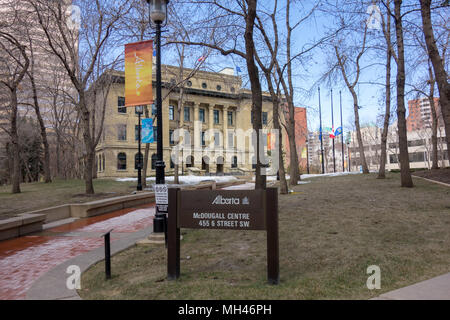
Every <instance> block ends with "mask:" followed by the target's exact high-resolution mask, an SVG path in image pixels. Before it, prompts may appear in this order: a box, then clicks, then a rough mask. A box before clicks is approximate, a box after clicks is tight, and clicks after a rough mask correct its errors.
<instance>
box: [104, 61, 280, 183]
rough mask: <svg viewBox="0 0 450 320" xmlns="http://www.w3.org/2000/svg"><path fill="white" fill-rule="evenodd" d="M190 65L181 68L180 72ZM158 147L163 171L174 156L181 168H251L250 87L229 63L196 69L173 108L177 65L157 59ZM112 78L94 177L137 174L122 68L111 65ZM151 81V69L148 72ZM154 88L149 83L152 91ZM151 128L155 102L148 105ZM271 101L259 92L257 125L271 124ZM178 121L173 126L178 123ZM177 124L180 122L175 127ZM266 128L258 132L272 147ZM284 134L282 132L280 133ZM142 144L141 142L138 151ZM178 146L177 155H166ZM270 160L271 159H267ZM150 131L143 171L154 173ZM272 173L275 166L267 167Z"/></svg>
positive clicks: (133, 122)
mask: <svg viewBox="0 0 450 320" xmlns="http://www.w3.org/2000/svg"><path fill="white" fill-rule="evenodd" d="M191 71H192V70H191V69H185V70H184V72H185V74H186V76H187V75H188V74H189V73H190V72H191ZM161 72H162V97H163V102H162V112H163V153H164V162H165V164H166V169H165V172H166V174H173V172H174V161H177V160H178V163H179V172H180V173H184V174H199V175H200V174H224V173H246V172H251V171H252V170H253V169H254V162H255V153H254V148H253V144H252V141H255V139H254V137H253V138H252V129H253V127H252V121H251V119H252V111H251V105H252V101H251V92H250V91H249V90H247V89H244V88H242V83H241V79H240V77H238V76H235V75H233V69H230V68H226V69H224V70H222V71H220V72H217V73H214V72H206V71H197V72H196V73H195V75H194V76H193V77H192V78H190V79H189V80H188V81H187V82H186V85H185V86H184V98H183V101H184V103H183V106H182V108H181V109H182V110H181V112H180V113H178V99H179V89H177V88H175V89H174V90H171V88H173V87H175V86H174V84H175V75H177V74H178V72H179V68H178V67H173V66H168V65H163V66H162V69H161ZM114 74H115V76H116V77H117V78H118V80H117V81H115V83H114V84H113V85H112V87H111V90H110V92H109V95H108V97H107V99H108V101H107V104H106V114H105V120H104V131H103V132H104V133H103V136H102V139H101V140H100V142H99V144H98V146H97V149H96V155H97V170H98V172H97V175H98V177H133V176H136V175H137V164H138V160H139V154H138V138H137V137H138V115H137V114H136V112H135V108H134V107H129V108H126V107H124V105H125V91H124V87H125V85H124V82H125V78H124V73H123V72H118V71H114ZM153 80H154V81H153V87H155V74H153ZM155 92H156V90H155V88H154V90H153V94H155ZM149 113H150V117H152V118H153V119H154V122H153V123H154V124H153V125H154V132H155V133H156V127H157V125H158V124H157V122H156V108H155V106H154V105H152V106H149ZM271 119H272V101H271V98H270V95H269V94H268V93H263V111H262V122H263V129H266V130H270V129H271V128H272V121H271ZM178 121H179V126H178ZM177 128H183V130H184V132H182V133H180V132H179V131H180V130H177ZM272 136H275V135H271V133H270V132H269V131H265V132H263V133H262V134H261V135H260V137H261V141H263V144H264V149H265V151H266V153H267V154H272V156H273V157H271V159H275V153H274V152H272V153H268V152H267V150H270V149H272V150H273V149H275V148H274V147H273V146H272V144H273V139H271V138H269V137H272ZM283 137H284V138H285V135H283ZM144 148H145V145H144V144H143V145H142V153H144ZM174 150H179V153H178V157H176V156H172V157H171V155H173V154H174V153H175V152H173V151H174ZM267 161H268V162H271V160H270V159H269V160H267ZM155 162H156V137H155V142H154V143H150V153H149V162H148V171H147V175H148V176H152V175H155ZM268 173H269V174H276V170H275V166H272V168H271V169H268Z"/></svg>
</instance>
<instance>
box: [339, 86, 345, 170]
mask: <svg viewBox="0 0 450 320" xmlns="http://www.w3.org/2000/svg"><path fill="white" fill-rule="evenodd" d="M339 104H340V108H341V146H342V172H345V161H344V160H345V149H344V125H343V122H342V93H341V91H339Z"/></svg>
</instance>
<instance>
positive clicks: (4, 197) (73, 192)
mask: <svg viewBox="0 0 450 320" xmlns="http://www.w3.org/2000/svg"><path fill="white" fill-rule="evenodd" d="M135 185H136V182H117V181H115V180H109V179H95V180H94V190H95V192H96V194H95V195H92V196H87V195H84V192H85V185H84V180H55V181H54V182H52V183H43V182H35V183H23V184H21V185H20V188H21V191H22V192H21V193H19V194H12V193H11V186H0V219H1V218H2V217H7V216H11V215H14V214H16V213H22V212H26V211H31V210H37V209H43V208H47V207H52V206H56V205H62V204H66V203H79V202H88V201H93V200H96V199H102V198H110V197H114V196H120V195H125V194H130V193H131V192H132V191H133V187H134V189H135Z"/></svg>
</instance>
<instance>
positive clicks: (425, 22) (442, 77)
mask: <svg viewBox="0 0 450 320" xmlns="http://www.w3.org/2000/svg"><path fill="white" fill-rule="evenodd" d="M431 3H432V1H431V0H420V9H421V10H420V12H421V15H422V26H423V28H422V30H423V34H424V36H425V43H426V46H427V50H428V55H429V57H430V60H431V63H432V65H433V69H434V75H435V78H436V82H437V85H438V89H439V99H440V104H441V112H442V116H443V119H444V127H445V135H446V137H447V152H448V158H449V159H450V85H449V83H448V74H447V72H446V70H445V62H444V57H445V54H443V55H442V57H441V55H440V54H439V50H438V47H437V45H436V39H435V36H434V33H433V24H432V22H431ZM447 6H448V3H447Z"/></svg>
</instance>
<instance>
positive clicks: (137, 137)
mask: <svg viewBox="0 0 450 320" xmlns="http://www.w3.org/2000/svg"><path fill="white" fill-rule="evenodd" d="M138 140H139V125H138V124H136V125H135V126H134V141H138Z"/></svg>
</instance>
